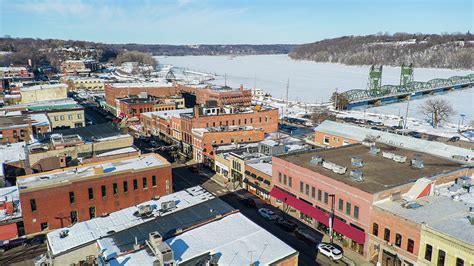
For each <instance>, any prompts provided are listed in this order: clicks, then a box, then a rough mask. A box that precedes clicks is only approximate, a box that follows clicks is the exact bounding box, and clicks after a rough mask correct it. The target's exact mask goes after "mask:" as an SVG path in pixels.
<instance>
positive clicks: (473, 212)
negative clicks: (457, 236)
mask: <svg viewBox="0 0 474 266" xmlns="http://www.w3.org/2000/svg"><path fill="white" fill-rule="evenodd" d="M467 219H468V220H469V222H470V223H471V225H474V207H469V216H467Z"/></svg>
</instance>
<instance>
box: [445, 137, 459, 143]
mask: <svg viewBox="0 0 474 266" xmlns="http://www.w3.org/2000/svg"><path fill="white" fill-rule="evenodd" d="M460 140H461V138H460V137H458V136H454V137H451V138H449V139H448V142H456V141H460Z"/></svg>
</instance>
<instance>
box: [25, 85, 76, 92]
mask: <svg viewBox="0 0 474 266" xmlns="http://www.w3.org/2000/svg"><path fill="white" fill-rule="evenodd" d="M65 88H67V85H66V84H62V83H59V84H44V85H35V86H30V87H22V88H21V91H35V90H49V89H65Z"/></svg>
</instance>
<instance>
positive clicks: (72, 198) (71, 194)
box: [69, 191, 76, 204]
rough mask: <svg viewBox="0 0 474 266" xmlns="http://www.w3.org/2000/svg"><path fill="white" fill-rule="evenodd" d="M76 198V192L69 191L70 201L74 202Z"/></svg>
mask: <svg viewBox="0 0 474 266" xmlns="http://www.w3.org/2000/svg"><path fill="white" fill-rule="evenodd" d="M75 200H76V199H75V198H74V192H72V191H71V192H69V203H71V204H72V203H74V201H75Z"/></svg>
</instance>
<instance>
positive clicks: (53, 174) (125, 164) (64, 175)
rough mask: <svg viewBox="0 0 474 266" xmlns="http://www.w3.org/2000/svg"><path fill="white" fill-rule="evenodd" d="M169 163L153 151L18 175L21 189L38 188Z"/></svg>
mask: <svg viewBox="0 0 474 266" xmlns="http://www.w3.org/2000/svg"><path fill="white" fill-rule="evenodd" d="M166 165H169V162H168V161H166V159H164V158H163V157H161V156H160V155H158V154H155V153H151V154H146V155H143V156H131V157H127V158H121V159H117V160H110V161H105V162H101V163H91V164H84V165H82V166H78V167H69V168H63V169H58V170H54V171H49V172H42V173H37V174H32V175H25V176H21V177H18V179H17V184H18V187H19V188H20V191H23V190H36V189H41V188H46V187H50V186H58V185H61V184H70V183H72V182H74V181H80V180H84V179H90V178H99V177H102V176H106V175H108V174H111V173H116V172H124V171H125V172H128V171H141V170H146V169H148V168H152V167H161V166H166Z"/></svg>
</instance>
